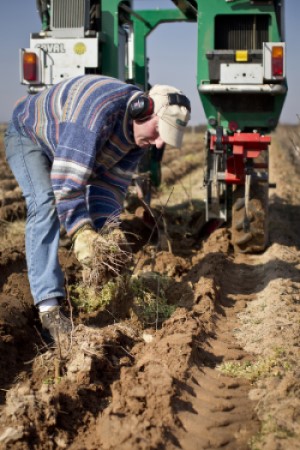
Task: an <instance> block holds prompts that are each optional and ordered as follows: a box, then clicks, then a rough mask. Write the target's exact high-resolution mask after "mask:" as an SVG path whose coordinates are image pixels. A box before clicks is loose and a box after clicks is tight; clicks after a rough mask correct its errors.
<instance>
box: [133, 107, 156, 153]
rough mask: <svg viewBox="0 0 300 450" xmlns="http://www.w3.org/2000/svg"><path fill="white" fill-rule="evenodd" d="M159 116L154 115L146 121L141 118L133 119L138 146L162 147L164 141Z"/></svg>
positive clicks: (135, 139)
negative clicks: (159, 125) (161, 135)
mask: <svg viewBox="0 0 300 450" xmlns="http://www.w3.org/2000/svg"><path fill="white" fill-rule="evenodd" d="M158 120H159V118H158V116H156V115H153V116H152V117H151V118H150V119H148V120H145V121H144V122H142V121H139V120H134V121H133V134H134V141H135V143H136V145H137V146H138V147H141V148H147V147H149V145H155V146H156V148H162V147H163V145H164V141H163V140H162V139H161V137H160V136H159V132H158Z"/></svg>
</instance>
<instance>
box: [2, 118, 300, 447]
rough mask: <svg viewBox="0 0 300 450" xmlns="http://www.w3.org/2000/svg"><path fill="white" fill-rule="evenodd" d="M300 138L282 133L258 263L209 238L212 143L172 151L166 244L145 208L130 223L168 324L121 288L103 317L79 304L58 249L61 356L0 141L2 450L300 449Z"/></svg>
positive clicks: (137, 265) (167, 163) (67, 250)
mask: <svg viewBox="0 0 300 450" xmlns="http://www.w3.org/2000/svg"><path fill="white" fill-rule="evenodd" d="M298 133H299V129H298V128H296V127H283V126H281V127H279V128H278V130H277V132H276V133H275V134H274V135H273V136H272V145H271V148H270V167H271V169H270V170H271V173H270V182H272V183H276V188H273V189H271V190H270V225H269V229H270V242H269V245H268V248H267V249H266V251H265V252H264V253H262V254H257V255H245V254H235V253H234V251H233V247H232V242H231V234H230V228H229V227H228V226H227V225H226V224H225V225H223V226H222V227H219V228H217V229H215V230H213V229H210V230H208V229H205V228H204V229H203V228H202V226H203V225H204V202H203V196H204V190H203V187H202V183H203V181H202V180H203V160H204V155H203V139H204V136H203V135H201V134H190V135H187V136H186V141H185V145H184V148H183V150H182V151H181V152H179V151H177V150H171V149H167V151H166V154H165V156H164V163H163V172H162V175H163V184H162V187H161V188H160V190H159V191H158V192H156V193H155V194H154V196H153V206H152V207H153V214H154V215H155V217H156V221H157V224H158V226H159V232H157V231H155V232H151V226H152V225H151V223H145V222H147V221H145V219H146V216H145V217H144V220H142V219H141V216H142V214H143V209H142V208H138V209H137V210H136V213H135V214H131V213H129V212H128V211H124V214H123V215H122V220H123V224H122V226H123V228H124V229H125V230H126V231H128V232H131V233H132V236H134V237H133V241H134V242H133V243H134V245H133V250H134V264H133V267H132V268H131V273H133V274H134V275H135V276H142V277H144V279H145V280H147V282H149V285H152V289H153V290H154V291H156V293H157V292H158V293H160V296H161V297H163V299H164V302H165V303H164V309H163V313H162V308H160V307H159V305H158V303H157V305H156V309H155V305H154V309H152V310H151V313H149V310H146V309H144V310H143V311H142V314H141V313H140V311H138V310H137V309H135V308H134V302H133V299H132V298H131V297H130V294H129V293H128V292H125V291H123V292H120V293H119V295H118V296H117V298H116V299H115V300H114V301H112V302H111V304H108V305H106V307H105V308H102V309H101V310H94V311H91V312H87V310H86V309H83V308H81V309H80V308H78V306H77V307H76V305H75V304H74V302H73V296H72V289H74V286H76V285H77V284H79V283H80V280H81V268H80V267H79V265H78V263H77V262H76V260H75V258H74V256H73V254H72V249H71V245H70V242H68V239H66V238H65V237H63V236H62V240H61V248H60V258H61V262H62V265H63V267H64V271H65V275H66V290H67V293H68V298H67V301H66V304H65V305H64V306H65V309H66V310H67V312H68V313H70V311H72V320H73V324H74V331H73V334H72V340H71V342H69V343H68V345H67V346H63V345H62V346H61V347H59V348H58V349H52V348H49V347H47V346H46V344H45V341H44V337H43V335H42V333H41V329H40V325H39V320H38V316H37V312H36V310H35V308H34V307H33V303H32V298H31V294H30V290H29V285H28V280H27V273H26V262H25V248H24V222H25V214H26V211H25V205H24V201H23V199H22V195H21V192H20V190H19V188H18V187H17V184H16V182H15V180H14V178H13V176H12V174H11V173H10V170H9V168H8V166H7V164H6V162H5V157H4V148H3V133H1V143H0V145H1V148H0V159H1V165H0V183H1V184H0V233H1V241H0V448H1V449H2V448H3V449H14V450H25V449H26V450H29V449H30V450H32V449H41V450H53V449H70V450H81V449H82V450H83V449H88V450H96V449H106V450H108V449H110V450H111V449H114V450H115V449H122V450H127V449H130V450H132V449H134V450H142V449H143V450H146V449H167V450H169V449H185V450H202V449H211V450H215V449H232V450H233V449H234V450H244V449H252V450H254V449H270V450H273V449H276V450H277V449H282V450H287V449H289V450H290V449H300V362H299V361H300V352H299V343H300V338H299V335H300V333H299V332H300V316H299V310H300V291H299V288H300V233H299V223H300V183H299V177H300V155H299V147H297V145H298V142H300V137H298ZM152 228H153V226H152ZM200 230H202V231H200ZM162 280H168V283H167V285H166V287H163V288H162V286H161V284H160V283H162ZM153 285H154V287H153ZM162 291H163V294H161V292H162ZM157 301H158V300H157ZM71 307H72V308H71Z"/></svg>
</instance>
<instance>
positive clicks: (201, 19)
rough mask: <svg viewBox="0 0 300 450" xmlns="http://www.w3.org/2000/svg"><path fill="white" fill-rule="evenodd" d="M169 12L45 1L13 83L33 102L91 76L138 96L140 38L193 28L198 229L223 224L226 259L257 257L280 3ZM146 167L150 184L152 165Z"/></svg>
mask: <svg viewBox="0 0 300 450" xmlns="http://www.w3.org/2000/svg"><path fill="white" fill-rule="evenodd" d="M149 3H150V2H148V4H149ZM154 3H155V4H156V5H157V2H153V4H154ZM170 5H171V7H170V8H168V9H157V8H156V7H153V9H147V10H142V9H141V10H137V9H135V8H134V2H132V1H119V0H65V1H61V0H51V2H50V14H49V16H50V24H49V31H46V32H43V33H32V34H31V38H30V47H29V48H26V49H25V48H24V49H21V52H20V53H21V55H20V58H21V64H20V66H21V83H23V84H25V85H27V86H28V90H29V92H31V93H36V92H38V91H40V90H42V89H45V88H47V87H49V86H51V85H53V84H55V83H58V82H59V81H62V80H64V79H67V78H70V77H73V76H77V75H80V74H86V73H94V74H104V75H108V76H113V77H117V78H119V79H122V80H124V81H126V82H128V83H134V84H136V85H137V86H139V87H141V88H142V89H144V90H147V87H148V82H149V80H148V64H147V61H148V58H147V52H146V43H147V37H148V35H149V34H150V33H151V32H152V31H153V30H154V29H155V28H156V27H157V26H158V25H160V24H161V23H170V22H194V23H196V24H197V30H198V34H197V54H196V55H195V58H196V59H197V89H198V92H199V96H200V100H201V102H202V105H203V109H204V112H205V116H206V119H207V131H206V139H205V142H206V150H205V151H206V168H205V175H204V185H205V186H206V199H205V204H206V222H207V223H208V224H209V223H214V222H216V223H217V222H218V223H223V222H224V223H230V222H231V224H232V225H231V226H232V241H233V245H234V248H235V250H236V251H238V252H257V251H262V250H264V248H265V247H266V245H267V241H268V218H267V216H268V190H269V187H270V183H269V169H268V149H269V146H270V142H271V138H270V136H269V134H270V133H271V132H272V131H273V130H274V129H275V128H276V126H277V124H278V120H279V117H280V114H281V110H282V107H283V104H284V100H285V96H286V93H287V84H286V75H285V53H286V51H285V43H284V25H283V22H284V1H283V0H173V1H172V2H170ZM152 153H155V152H153V149H152ZM149 161H150V162H149V170H152V179H154V180H156V184H158V183H159V174H158V172H159V169H160V167H159V166H160V161H159V160H156V161H154V163H153V161H152V162H151V158H150V159H149Z"/></svg>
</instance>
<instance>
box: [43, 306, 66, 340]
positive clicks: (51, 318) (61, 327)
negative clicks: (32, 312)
mask: <svg viewBox="0 0 300 450" xmlns="http://www.w3.org/2000/svg"><path fill="white" fill-rule="evenodd" d="M39 317H40V320H41V322H42V326H43V328H44V329H45V330H47V331H48V332H49V334H50V336H51V338H52V339H53V340H54V341H55V342H58V341H60V336H61V335H63V336H68V335H70V334H71V332H72V322H71V321H70V319H68V318H67V317H66V316H65V315H64V314H63V313H62V312H61V310H60V307H59V306H58V305H57V306H52V307H51V308H50V309H49V310H47V311H44V312H39Z"/></svg>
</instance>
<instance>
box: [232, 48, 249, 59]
mask: <svg viewBox="0 0 300 450" xmlns="http://www.w3.org/2000/svg"><path fill="white" fill-rule="evenodd" d="M235 60H236V61H237V62H247V61H248V50H236V52H235Z"/></svg>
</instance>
